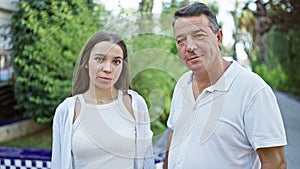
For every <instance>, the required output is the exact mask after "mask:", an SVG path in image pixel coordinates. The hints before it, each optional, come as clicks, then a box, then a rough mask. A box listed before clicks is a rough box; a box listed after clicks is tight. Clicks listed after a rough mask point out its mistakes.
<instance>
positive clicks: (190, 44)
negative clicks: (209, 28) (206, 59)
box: [186, 36, 196, 52]
mask: <svg viewBox="0 0 300 169" xmlns="http://www.w3.org/2000/svg"><path fill="white" fill-rule="evenodd" d="M186 49H187V51H189V52H191V51H194V50H195V49H196V44H195V41H194V40H193V38H192V37H191V36H188V37H187V38H186Z"/></svg>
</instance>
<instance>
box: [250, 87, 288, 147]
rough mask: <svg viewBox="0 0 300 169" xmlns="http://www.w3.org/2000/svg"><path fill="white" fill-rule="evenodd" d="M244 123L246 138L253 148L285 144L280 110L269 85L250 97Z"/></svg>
mask: <svg viewBox="0 0 300 169" xmlns="http://www.w3.org/2000/svg"><path fill="white" fill-rule="evenodd" d="M244 123H245V131H246V134H247V137H248V140H249V142H250V144H251V145H252V147H253V148H254V149H255V150H256V149H258V148H264V147H274V146H283V145H286V144H287V141H286V134H285V129H284V124H283V121H282V117H281V112H280V109H279V106H278V103H277V100H276V97H275V95H274V93H273V91H272V89H271V88H270V87H264V88H263V89H261V90H260V91H258V92H257V93H256V94H255V95H254V96H253V98H250V102H249V105H248V107H247V109H246V111H245V114H244Z"/></svg>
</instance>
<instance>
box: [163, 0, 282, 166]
mask: <svg viewBox="0 0 300 169" xmlns="http://www.w3.org/2000/svg"><path fill="white" fill-rule="evenodd" d="M173 29H174V36H175V40H176V46H177V49H178V51H179V55H180V59H181V61H182V62H183V63H184V65H185V66H186V67H187V68H189V69H190V71H189V72H186V73H185V74H183V75H182V77H181V78H180V79H179V80H178V82H177V84H176V87H175V90H174V94H173V98H172V105H171V112H170V116H169V119H168V122H167V124H168V127H169V128H171V134H170V137H169V138H170V140H169V143H168V151H169V152H168V154H167V157H166V163H165V168H166V167H167V165H168V168H169V169H198V168H203V169H258V168H262V169H283V168H286V162H285V157H284V147H283V146H284V145H286V144H287V141H286V135H285V130H284V125H283V121H282V117H281V113H280V110H279V107H278V104H277V101H276V98H275V96H274V93H273V91H272V89H271V88H270V87H269V86H268V85H267V84H266V83H265V82H264V81H263V80H262V79H261V78H260V77H259V76H257V75H256V74H254V73H252V72H251V71H249V70H246V69H245V68H243V67H242V66H240V65H239V64H238V63H237V62H235V61H232V62H229V61H226V60H224V59H223V58H222V54H221V51H220V46H221V43H222V36H223V35H222V30H221V29H219V27H218V23H217V19H216V16H215V15H214V14H213V13H212V11H211V10H210V9H209V8H208V7H207V6H206V5H205V4H203V3H195V4H192V5H189V6H187V7H184V8H182V9H180V10H178V11H176V12H175V16H174V21H173Z"/></svg>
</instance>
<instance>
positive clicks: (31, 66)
mask: <svg viewBox="0 0 300 169" xmlns="http://www.w3.org/2000/svg"><path fill="white" fill-rule="evenodd" d="M193 2H195V1H192V0H190V1H189V0H184V1H179V0H164V1H159V0H139V1H137V2H135V3H136V5H135V8H128V7H126V8H125V7H124V6H123V5H122V4H126V3H129V2H128V1H127V2H125V1H122V0H118V1H117V7H118V10H113V9H110V8H108V7H107V4H109V3H111V2H109V1H107V2H105V1H93V0H19V1H17V0H0V3H1V4H0V23H1V27H0V57H1V58H0V73H1V74H0V79H1V82H0V94H1V96H0V99H1V100H0V104H1V107H0V122H1V121H2V122H3V121H7V120H11V119H16V118H24V117H26V118H30V119H32V120H34V122H36V123H38V124H49V126H48V127H46V129H44V130H43V132H37V133H34V134H31V135H29V136H25V137H21V138H15V139H12V140H8V141H5V142H2V143H0V146H11V147H33V148H44V149H51V122H52V118H53V115H54V112H55V108H56V107H57V105H58V104H59V103H60V102H62V101H63V99H65V98H66V97H68V96H70V95H71V92H72V76H73V68H74V66H75V64H76V60H77V57H78V55H79V54H80V51H81V49H82V47H83V46H84V44H85V42H86V41H87V39H88V38H89V37H90V36H91V35H92V34H94V33H95V32H96V31H98V30H107V31H115V32H117V33H119V34H121V35H122V36H123V37H124V39H125V42H126V43H127V45H128V49H129V63H130V69H131V70H130V71H131V72H130V73H131V78H132V80H131V88H132V89H133V90H136V91H137V92H139V93H140V94H141V95H142V96H143V97H144V98H145V100H146V102H147V105H148V107H149V110H150V115H151V120H152V123H151V125H152V126H151V127H152V130H153V131H154V133H155V136H160V135H161V134H162V133H163V132H164V131H165V130H166V120H167V117H168V114H169V110H170V102H171V96H172V92H173V88H174V85H175V83H176V81H177V79H178V77H179V76H180V75H181V74H182V73H183V72H185V71H186V68H185V67H184V66H183V64H181V63H180V61H179V59H178V53H177V50H176V46H175V43H174V40H173V37H172V26H171V22H172V14H173V12H174V11H175V10H176V9H178V8H180V7H183V6H186V5H188V4H190V3H193ZM203 2H205V3H206V4H208V5H209V6H210V7H212V9H213V10H214V11H215V12H216V13H218V15H217V18H218V20H219V21H220V23H219V24H220V27H222V26H223V25H224V26H225V25H226V24H227V23H226V22H229V23H231V24H232V25H231V27H230V28H231V30H230V31H226V32H225V31H224V32H225V33H226V35H224V37H225V38H226V39H224V41H225V42H226V43H224V45H223V46H222V53H223V56H224V57H226V59H232V60H237V61H238V62H239V63H240V64H242V65H243V66H245V67H246V68H248V69H249V70H251V71H254V72H256V73H257V74H259V75H260V76H261V77H262V78H263V79H264V80H265V81H266V82H267V83H268V84H269V85H270V86H271V87H272V88H273V89H274V90H277V91H281V92H284V93H287V94H288V95H291V96H293V97H295V98H299V96H300V76H299V74H300V67H299V65H300V56H299V55H300V48H299V45H300V29H299V28H300V19H299V18H298V17H299V16H300V1H298V0H230V1H229V0H228V1H226V0H225V1H223V5H224V2H226V3H228V4H227V5H229V6H231V8H230V9H229V10H227V11H224V9H223V8H222V7H223V5H220V2H219V1H217V0H210V1H209V0H206V1H203ZM158 3H159V4H160V5H159V7H160V11H159V12H157V9H156V7H157V4H158ZM245 80H247V79H245ZM241 92H243V91H241ZM155 138H156V137H155Z"/></svg>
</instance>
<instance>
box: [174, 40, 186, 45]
mask: <svg viewBox="0 0 300 169" xmlns="http://www.w3.org/2000/svg"><path fill="white" fill-rule="evenodd" d="M176 43H177V44H178V45H181V44H183V43H184V39H177V40H176Z"/></svg>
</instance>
